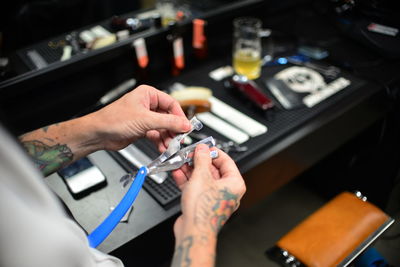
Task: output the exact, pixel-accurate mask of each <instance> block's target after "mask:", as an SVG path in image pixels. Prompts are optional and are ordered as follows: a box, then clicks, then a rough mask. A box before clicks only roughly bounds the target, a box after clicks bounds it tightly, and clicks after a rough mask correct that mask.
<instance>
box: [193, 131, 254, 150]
mask: <svg viewBox="0 0 400 267" xmlns="http://www.w3.org/2000/svg"><path fill="white" fill-rule="evenodd" d="M190 137H193V138H194V139H197V140H202V139H204V138H207V135H205V134H203V133H197V132H192V133H191V134H190ZM214 140H215V147H217V148H219V149H221V150H222V151H224V152H225V153H230V152H236V153H237V152H239V153H240V152H245V151H247V150H248V147H247V146H243V145H239V144H236V143H235V142H233V141H231V140H230V141H222V140H220V139H215V138H214Z"/></svg>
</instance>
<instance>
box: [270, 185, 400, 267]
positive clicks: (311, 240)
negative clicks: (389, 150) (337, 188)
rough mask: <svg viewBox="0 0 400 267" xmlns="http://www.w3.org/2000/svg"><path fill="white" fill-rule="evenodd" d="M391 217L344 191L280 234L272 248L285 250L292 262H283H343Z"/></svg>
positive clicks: (317, 265) (315, 265)
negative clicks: (281, 235)
mask: <svg viewBox="0 0 400 267" xmlns="http://www.w3.org/2000/svg"><path fill="white" fill-rule="evenodd" d="M393 221H394V220H393V219H391V218H390V217H389V216H388V215H386V214H385V213H384V212H383V211H381V210H380V209H379V208H378V207H376V206H374V205H373V204H371V203H369V202H367V201H363V200H362V199H360V198H359V197H357V196H356V195H355V194H353V193H349V192H343V193H341V194H339V195H338V196H336V197H335V198H334V199H332V200H331V201H329V202H328V203H327V204H325V205H324V206H322V207H321V208H320V209H319V210H317V211H316V212H314V213H313V214H311V215H310V216H309V217H308V218H306V219H305V220H304V221H303V222H301V223H300V224H299V225H297V226H296V227H295V228H293V229H292V230H291V231H290V232H289V233H287V234H286V235H285V236H283V237H282V238H281V239H280V240H279V241H278V242H277V243H276V248H275V250H276V249H277V248H279V250H280V251H281V253H283V254H285V253H286V254H287V255H286V256H287V257H285V258H286V260H285V261H286V263H290V262H292V263H293V264H286V266H302V265H305V266H310V267H330V266H346V265H347V264H348V263H349V262H351V261H352V260H353V259H354V258H355V257H356V256H358V255H359V254H360V253H361V252H362V251H363V250H364V249H365V248H367V247H368V246H369V245H370V244H371V243H372V242H373V241H374V240H375V239H376V238H377V237H379V235H381V234H382V233H383V232H384V231H385V230H386V229H387V228H388V227H389V226H390V225H391V224H392V223H393ZM270 253H271V251H270ZM275 253H276V251H275ZM288 257H289V259H288ZM290 257H291V258H290ZM296 259H297V260H298V261H299V262H300V263H298V264H297V265H296V264H294V262H295V260H296Z"/></svg>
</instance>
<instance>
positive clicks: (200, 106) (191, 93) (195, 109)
mask: <svg viewBox="0 0 400 267" xmlns="http://www.w3.org/2000/svg"><path fill="white" fill-rule="evenodd" d="M175 87H176V86H175ZM170 95H171V96H172V97H173V98H175V99H176V100H178V102H179V104H180V105H181V107H182V109H183V111H184V112H185V113H186V115H187V117H188V118H191V117H193V116H194V115H195V114H196V113H201V112H206V111H210V109H211V103H210V100H209V99H210V97H211V96H212V91H211V90H210V89H209V88H206V87H198V86H189V87H184V86H183V88H182V89H178V90H173V91H172V92H171V93H170Z"/></svg>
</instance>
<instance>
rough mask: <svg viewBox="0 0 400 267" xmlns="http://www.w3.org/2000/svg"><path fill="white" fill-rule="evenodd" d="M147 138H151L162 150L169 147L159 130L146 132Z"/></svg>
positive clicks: (159, 149)
mask: <svg viewBox="0 0 400 267" xmlns="http://www.w3.org/2000/svg"><path fill="white" fill-rule="evenodd" d="M146 138H147V139H149V140H150V141H151V142H152V143H153V144H154V145H155V146H156V147H157V149H158V151H160V152H164V151H165V150H166V149H167V147H166V146H165V144H164V142H163V140H162V137H161V134H160V132H159V131H157V130H151V131H148V132H147V133H146Z"/></svg>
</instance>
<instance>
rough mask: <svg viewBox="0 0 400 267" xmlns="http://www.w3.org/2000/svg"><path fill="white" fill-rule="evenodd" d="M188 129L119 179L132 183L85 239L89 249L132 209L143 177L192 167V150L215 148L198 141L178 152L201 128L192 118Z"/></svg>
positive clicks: (213, 153)
mask: <svg viewBox="0 0 400 267" xmlns="http://www.w3.org/2000/svg"><path fill="white" fill-rule="evenodd" d="M190 123H191V125H192V127H191V130H190V131H188V132H186V133H183V134H180V135H177V136H175V137H174V138H173V139H172V140H171V142H170V143H169V145H168V148H167V150H165V151H164V152H163V153H162V154H161V155H160V156H158V157H157V158H156V159H155V160H153V161H152V162H151V163H149V164H148V165H147V166H143V167H141V168H140V169H139V170H138V171H137V172H136V173H133V172H131V173H128V174H126V175H124V176H123V177H122V178H121V181H123V182H126V181H128V182H129V181H130V180H132V179H133V182H132V184H131V186H130V187H129V189H128V191H127V192H126V194H125V196H124V197H123V198H122V200H121V201H120V202H119V204H118V205H117V207H116V208H115V209H113V211H112V212H111V213H110V214H109V215H108V217H107V218H105V219H104V221H103V222H102V223H101V224H100V225H99V226H97V228H96V229H94V230H93V232H92V233H90V234H89V235H88V240H89V246H90V247H93V248H95V247H97V246H98V245H100V244H101V242H103V241H104V239H106V237H107V236H108V235H109V234H110V233H111V232H112V231H113V230H114V228H115V227H116V226H117V225H118V223H119V222H120V221H121V219H122V217H123V216H124V215H125V213H126V212H127V211H128V210H129V208H130V207H131V206H132V205H133V202H134V201H135V199H136V196H137V195H138V193H139V191H140V189H141V188H142V186H143V183H144V181H145V179H146V176H147V175H150V174H156V173H159V172H165V171H172V170H176V169H179V168H180V167H182V166H183V165H184V164H185V163H188V164H189V165H192V164H193V156H192V155H193V152H194V150H195V149H196V146H197V145H199V144H206V145H208V147H210V148H211V147H214V146H215V140H214V138H213V137H212V136H209V137H207V138H204V139H202V140H200V141H198V142H197V143H195V144H192V145H190V146H187V147H184V148H182V149H181V142H182V140H183V139H184V138H185V137H186V136H187V135H188V134H190V133H191V132H192V131H193V130H197V131H198V130H200V129H201V128H202V127H203V124H202V123H201V122H200V121H199V120H198V119H197V118H196V117H193V118H192V119H191V120H190ZM210 157H211V158H213V159H214V158H217V157H218V152H217V150H213V151H210Z"/></svg>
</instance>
